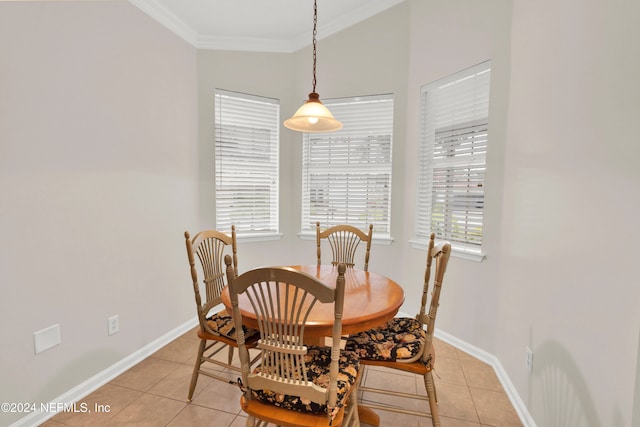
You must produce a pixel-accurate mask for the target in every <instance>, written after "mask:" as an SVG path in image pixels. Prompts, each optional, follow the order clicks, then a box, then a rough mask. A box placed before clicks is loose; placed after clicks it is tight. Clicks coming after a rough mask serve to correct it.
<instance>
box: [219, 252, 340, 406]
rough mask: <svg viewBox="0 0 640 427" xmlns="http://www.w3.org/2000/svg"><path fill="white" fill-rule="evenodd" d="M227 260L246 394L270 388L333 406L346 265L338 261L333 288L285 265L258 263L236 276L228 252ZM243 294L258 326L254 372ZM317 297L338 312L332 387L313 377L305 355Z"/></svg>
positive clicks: (335, 323) (335, 322)
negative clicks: (245, 332) (246, 335)
mask: <svg viewBox="0 0 640 427" xmlns="http://www.w3.org/2000/svg"><path fill="white" fill-rule="evenodd" d="M225 263H226V265H227V280H228V282H229V297H230V300H231V305H232V309H233V313H232V316H233V318H234V322H235V325H236V331H237V334H238V335H240V336H239V337H238V344H239V347H240V362H241V364H242V380H243V383H244V384H245V386H246V387H247V392H246V393H245V397H246V399H251V398H252V396H251V393H250V390H251V389H254V390H257V389H266V390H271V391H273V392H276V393H282V394H287V395H293V396H300V397H301V398H303V399H308V400H310V401H312V402H315V403H318V404H324V405H328V406H329V407H332V406H335V404H336V396H337V379H338V360H339V356H340V347H339V346H340V336H341V332H342V320H341V319H342V307H343V303H344V285H345V284H344V282H345V281H344V273H345V270H346V267H345V266H344V265H340V266H339V267H338V272H339V274H338V280H337V282H336V287H335V288H333V287H330V286H327V285H325V284H324V283H322V282H320V281H319V280H318V279H316V278H315V277H313V276H311V275H309V274H306V273H303V272H299V271H295V270H293V269H290V268H287V267H267V268H258V269H254V270H250V271H248V272H246V273H244V274H242V275H240V276H237V277H236V276H235V275H234V274H233V268H232V266H231V258H230V257H229V256H227V257H225ZM241 296H242V297H243V298H247V299H248V301H249V302H250V306H251V308H252V310H253V312H254V313H255V315H256V318H257V321H258V326H259V330H260V340H259V341H258V349H259V350H260V351H261V353H262V358H261V365H260V368H259V369H258V370H257V371H255V372H249V368H248V367H247V362H248V352H247V350H246V348H245V347H244V344H243V343H244V337H243V336H242V335H243V333H242V316H241V312H240V309H239V298H240V297H241ZM318 303H332V304H333V305H334V312H335V314H334V315H335V318H334V329H333V339H334V344H333V347H332V353H331V365H330V384H329V387H328V388H324V387H320V386H319V385H316V384H314V383H313V382H312V381H310V380H309V377H308V371H307V363H306V360H305V359H306V357H307V355H308V347H307V346H306V345H305V344H304V331H305V325H306V323H308V320H309V316H310V313H311V311H312V309H313V307H314V306H315V305H316V304H318Z"/></svg>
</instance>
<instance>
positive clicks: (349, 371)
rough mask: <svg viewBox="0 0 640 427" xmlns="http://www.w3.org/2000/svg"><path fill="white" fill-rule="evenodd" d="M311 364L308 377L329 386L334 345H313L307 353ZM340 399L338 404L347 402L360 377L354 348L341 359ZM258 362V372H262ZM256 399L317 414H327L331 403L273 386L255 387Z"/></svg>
mask: <svg viewBox="0 0 640 427" xmlns="http://www.w3.org/2000/svg"><path fill="white" fill-rule="evenodd" d="M305 364H306V366H307V379H308V380H309V381H312V382H313V383H314V384H316V385H319V386H320V387H323V388H327V387H329V369H330V365H331V348H330V347H317V346H309V347H308V351H307V355H306V356H305ZM338 365H339V367H340V368H339V372H338V399H337V405H336V406H337V408H338V409H339V408H342V407H343V406H344V405H345V400H346V398H347V396H348V395H349V390H351V387H353V385H354V383H355V382H356V378H357V377H358V369H359V359H358V356H357V355H356V354H355V353H354V352H352V351H344V350H343V351H341V352H340V359H339V361H338ZM260 369H261V367H260V366H258V367H257V368H256V369H255V370H254V373H258V372H260ZM251 395H252V397H253V398H254V399H256V400H259V401H261V402H263V403H268V404H272V405H275V406H278V407H280V408H285V409H290V410H294V411H298V412H309V413H313V414H326V413H327V405H326V404H318V403H315V402H311V401H310V400H306V399H301V398H300V397H299V396H290V395H288V394H282V393H276V392H273V391H271V390H251Z"/></svg>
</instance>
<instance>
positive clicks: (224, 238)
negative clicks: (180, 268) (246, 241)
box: [184, 225, 238, 334]
mask: <svg viewBox="0 0 640 427" xmlns="http://www.w3.org/2000/svg"><path fill="white" fill-rule="evenodd" d="M184 237H185V244H186V247H187V257H188V260H189V265H190V268H191V280H192V282H193V291H194V293H195V299H196V305H197V309H198V317H199V319H198V320H199V321H200V325H201V328H204V330H205V331H206V332H209V333H213V334H215V332H213V331H211V330H210V329H209V327H208V325H207V322H206V321H205V320H206V317H207V315H208V313H209V310H211V308H213V307H215V306H216V305H218V304H220V303H221V302H222V300H221V294H222V289H223V288H224V287H225V286H226V266H225V264H224V255H225V252H229V250H230V252H231V259H232V260H233V261H232V262H233V271H234V274H236V275H237V274H238V256H237V251H238V249H237V243H236V230H235V226H233V225H232V226H231V236H229V235H227V234H225V233H223V232H220V231H216V230H204V231H201V232H199V233H197V234H196V235H195V236H194V237H193V238H191V236H190V235H189V232H187V231H185V233H184ZM196 259H197V260H198V262H197V263H196ZM200 283H202V287H203V289H204V298H203V296H202V295H201V292H200Z"/></svg>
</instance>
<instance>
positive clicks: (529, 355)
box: [525, 346, 533, 373]
mask: <svg viewBox="0 0 640 427" xmlns="http://www.w3.org/2000/svg"><path fill="white" fill-rule="evenodd" d="M525 364H526V367H527V371H528V372H529V373H532V372H533V350H531V349H530V348H529V346H527V347H525Z"/></svg>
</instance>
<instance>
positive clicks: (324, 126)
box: [284, 0, 342, 132]
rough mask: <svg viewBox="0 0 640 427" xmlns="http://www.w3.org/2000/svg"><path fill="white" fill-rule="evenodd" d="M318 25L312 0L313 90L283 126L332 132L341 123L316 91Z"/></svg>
mask: <svg viewBox="0 0 640 427" xmlns="http://www.w3.org/2000/svg"><path fill="white" fill-rule="evenodd" d="M317 25H318V5H317V4H316V0H313V91H312V92H311V93H310V94H309V99H308V100H306V101H305V103H304V104H302V107H300V108H298V111H296V113H295V114H294V115H293V116H292V117H291V118H290V119H288V120H285V122H284V125H285V127H287V128H289V129H291V130H297V131H300V132H332V131H336V130H340V129H342V123H341V122H339V121H338V120H336V119H335V118H334V117H333V114H331V111H329V109H328V108H327V107H325V106H324V105H322V102H320V95H318V94H317V93H316V46H317V44H318V42H317V41H316V35H317V34H318V31H317Z"/></svg>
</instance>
